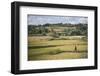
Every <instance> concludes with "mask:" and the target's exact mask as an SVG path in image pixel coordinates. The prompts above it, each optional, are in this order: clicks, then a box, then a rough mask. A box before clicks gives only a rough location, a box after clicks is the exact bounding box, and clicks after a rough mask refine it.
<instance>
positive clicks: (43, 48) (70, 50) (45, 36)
mask: <svg viewBox="0 0 100 76" xmlns="http://www.w3.org/2000/svg"><path fill="white" fill-rule="evenodd" d="M39 17H40V16H39ZM41 18H43V19H44V20H46V19H45V17H41ZM49 18H50V19H51V16H50V17H49V16H48V19H49ZM59 18H61V17H59ZM51 20H52V19H51ZM87 29H88V27H87V24H86V23H78V24H70V23H55V24H53V23H51V22H49V23H45V24H37V25H35V24H34V25H28V60H29V61H33V60H63V59H85V58H88V43H87V42H88V38H87V37H88V31H87Z"/></svg>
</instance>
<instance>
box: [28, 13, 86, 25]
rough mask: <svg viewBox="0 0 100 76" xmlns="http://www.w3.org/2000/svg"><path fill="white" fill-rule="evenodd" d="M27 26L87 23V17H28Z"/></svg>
mask: <svg viewBox="0 0 100 76" xmlns="http://www.w3.org/2000/svg"><path fill="white" fill-rule="evenodd" d="M27 18H28V25H39V24H41V25H43V24H46V23H50V24H56V23H63V24H64V23H71V24H78V23H88V18H87V17H81V16H52V15H51V16H50V15H28V16H27Z"/></svg>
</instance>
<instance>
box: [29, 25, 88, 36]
mask: <svg viewBox="0 0 100 76" xmlns="http://www.w3.org/2000/svg"><path fill="white" fill-rule="evenodd" d="M55 27H67V28H64V29H62V31H60V32H57V31H56V30H55ZM72 27H74V28H72ZM87 29H88V27H87V24H62V23H58V24H44V25H28V35H41V36H47V35H48V33H51V35H52V36H55V37H59V36H62V35H64V36H76V35H84V36H87V34H88V31H87Z"/></svg>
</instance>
